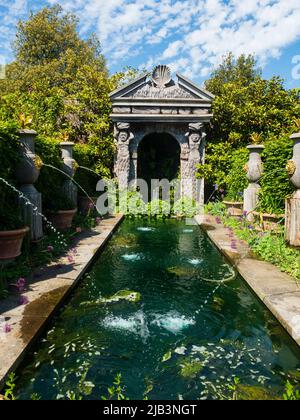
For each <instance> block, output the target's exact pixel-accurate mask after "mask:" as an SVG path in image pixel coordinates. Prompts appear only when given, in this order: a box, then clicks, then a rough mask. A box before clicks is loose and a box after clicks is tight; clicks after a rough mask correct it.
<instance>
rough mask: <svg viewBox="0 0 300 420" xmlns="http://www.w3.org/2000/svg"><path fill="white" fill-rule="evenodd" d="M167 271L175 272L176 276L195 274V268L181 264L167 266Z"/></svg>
mask: <svg viewBox="0 0 300 420" xmlns="http://www.w3.org/2000/svg"><path fill="white" fill-rule="evenodd" d="M167 271H168V273H170V274H175V276H177V277H191V276H193V275H194V274H195V270H193V269H192V268H189V267H181V266H175V267H169V268H167Z"/></svg>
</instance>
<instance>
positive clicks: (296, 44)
mask: <svg viewBox="0 0 300 420" xmlns="http://www.w3.org/2000/svg"><path fill="white" fill-rule="evenodd" d="M57 3H59V4H61V5H62V6H63V7H64V9H65V10H67V11H71V12H74V13H75V14H76V15H77V16H78V18H79V19H80V25H79V30H80V33H81V35H82V37H87V36H88V35H89V34H90V33H91V32H94V33H96V34H97V36H98V37H99V39H100V41H101V43H102V47H103V51H104V53H105V56H106V57H107V60H108V66H109V69H110V71H111V72H115V71H118V70H121V69H122V68H123V67H125V66H134V67H137V68H144V67H146V68H147V69H149V70H150V69H151V68H153V67H154V66H155V65H157V64H168V65H170V67H171V68H172V70H173V71H174V72H177V71H178V72H180V73H183V74H184V75H186V76H187V77H189V78H191V79H193V80H194V81H195V82H198V83H202V82H203V81H204V80H205V79H206V78H207V77H209V74H210V72H211V70H212V69H213V68H214V67H215V66H217V65H218V63H219V62H220V60H221V57H222V56H223V55H224V54H226V53H227V52H229V51H232V52H233V53H234V54H235V55H239V54H241V53H254V54H256V56H257V58H258V60H259V64H260V66H261V67H262V68H263V75H264V76H265V77H266V78H269V77H272V76H273V75H280V76H282V77H283V78H284V79H285V81H286V86H287V88H294V87H300V0H60V1H56V0H39V1H36V0H35V1H34V0H0V64H3V63H5V62H8V61H10V60H11V59H12V51H11V47H10V45H11V42H12V41H13V39H14V35H15V25H16V23H17V21H18V19H25V18H27V17H28V16H29V13H30V10H34V11H36V10H38V9H40V8H42V7H43V6H46V5H48V6H49V5H54V4H57Z"/></svg>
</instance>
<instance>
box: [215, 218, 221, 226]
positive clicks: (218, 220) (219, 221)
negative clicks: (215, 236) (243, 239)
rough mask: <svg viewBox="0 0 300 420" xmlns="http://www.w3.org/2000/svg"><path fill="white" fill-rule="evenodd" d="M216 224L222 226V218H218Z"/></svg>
mask: <svg viewBox="0 0 300 420" xmlns="http://www.w3.org/2000/svg"><path fill="white" fill-rule="evenodd" d="M216 223H217V224H218V225H221V224H222V220H221V219H220V217H216Z"/></svg>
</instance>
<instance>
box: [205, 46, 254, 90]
mask: <svg viewBox="0 0 300 420" xmlns="http://www.w3.org/2000/svg"><path fill="white" fill-rule="evenodd" d="M260 76H261V70H260V69H259V68H257V61H256V58H255V57H254V56H253V55H248V56H247V55H245V54H242V55H241V56H239V57H238V58H237V59H236V58H235V57H234V55H233V54H232V53H229V54H227V55H225V56H224V57H223V61H222V63H221V64H220V65H219V67H218V68H217V69H216V70H214V71H213V73H212V76H211V78H210V79H209V80H207V81H206V82H205V87H206V89H207V90H208V91H210V92H211V93H213V94H214V95H220V94H221V93H222V91H223V87H224V86H225V85H226V84H227V83H233V84H235V85H238V86H241V87H246V86H248V85H249V84H250V83H252V82H254V81H255V80H256V79H257V78H258V77H260Z"/></svg>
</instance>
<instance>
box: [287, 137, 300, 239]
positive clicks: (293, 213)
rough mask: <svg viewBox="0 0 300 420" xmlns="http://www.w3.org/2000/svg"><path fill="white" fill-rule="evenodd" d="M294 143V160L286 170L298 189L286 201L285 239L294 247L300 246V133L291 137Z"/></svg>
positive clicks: (288, 164)
mask: <svg viewBox="0 0 300 420" xmlns="http://www.w3.org/2000/svg"><path fill="white" fill-rule="evenodd" d="M290 138H291V139H292V140H293V141H294V153H293V159H292V160H290V161H289V162H288V163H287V166H286V169H287V172H288V174H289V176H290V179H291V182H292V184H293V185H294V186H295V187H296V191H295V192H294V194H293V195H292V196H291V197H290V198H288V199H287V200H286V211H285V237H286V240H287V242H288V243H289V244H290V245H292V246H297V247H299V246H300V133H297V134H293V135H292V136H291V137H290Z"/></svg>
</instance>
